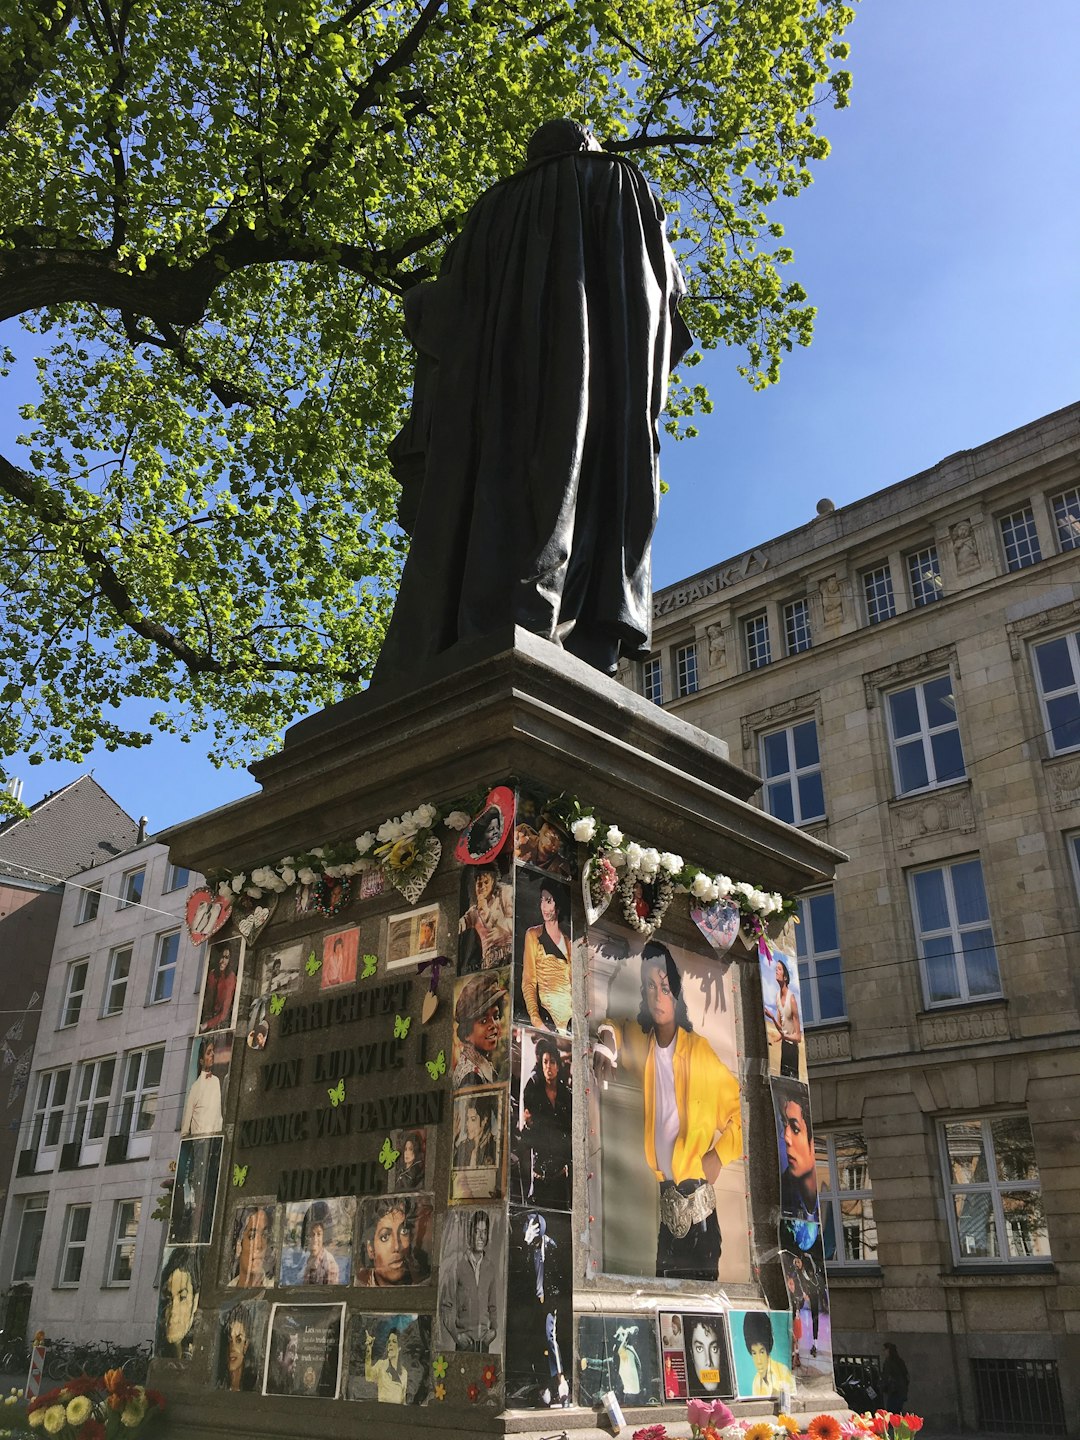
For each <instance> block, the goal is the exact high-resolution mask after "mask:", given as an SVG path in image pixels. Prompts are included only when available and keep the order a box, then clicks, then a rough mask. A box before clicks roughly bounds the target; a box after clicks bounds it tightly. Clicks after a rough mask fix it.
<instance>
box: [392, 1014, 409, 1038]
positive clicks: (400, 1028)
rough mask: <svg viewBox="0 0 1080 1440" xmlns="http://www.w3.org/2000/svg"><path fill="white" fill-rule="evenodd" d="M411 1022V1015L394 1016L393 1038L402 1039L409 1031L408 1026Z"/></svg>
mask: <svg viewBox="0 0 1080 1440" xmlns="http://www.w3.org/2000/svg"><path fill="white" fill-rule="evenodd" d="M411 1024H412V1016H411V1015H395V1016H394V1039H395V1040H404V1039H405V1037H406V1035H408V1033H409V1026H410V1025H411Z"/></svg>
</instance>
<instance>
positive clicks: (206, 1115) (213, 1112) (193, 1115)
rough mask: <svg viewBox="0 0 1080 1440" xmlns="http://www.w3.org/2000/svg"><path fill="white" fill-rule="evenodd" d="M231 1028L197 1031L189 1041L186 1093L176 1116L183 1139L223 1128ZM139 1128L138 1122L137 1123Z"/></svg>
mask: <svg viewBox="0 0 1080 1440" xmlns="http://www.w3.org/2000/svg"><path fill="white" fill-rule="evenodd" d="M232 1049H233V1032H232V1031H231V1030H222V1031H219V1032H218V1033H217V1034H215V1035H197V1036H196V1037H195V1039H194V1040H193V1041H192V1042H191V1053H190V1056H189V1058H188V1069H187V1093H186V1094H185V1096H184V1108H183V1111H182V1113H181V1117H180V1137H181V1139H183V1140H187V1139H192V1138H198V1137H200V1136H205V1135H220V1134H221V1133H222V1130H223V1128H224V1119H223V1116H222V1112H223V1110H224V1106H225V1098H226V1086H227V1085H228V1080H229V1066H230V1065H231V1063H232ZM137 1128H138V1129H140V1130H141V1129H143V1128H144V1127H143V1126H142V1125H139V1126H138V1127H137Z"/></svg>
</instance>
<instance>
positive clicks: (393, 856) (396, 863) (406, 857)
mask: <svg viewBox="0 0 1080 1440" xmlns="http://www.w3.org/2000/svg"><path fill="white" fill-rule="evenodd" d="M386 863H387V865H389V867H390V869H391V870H411V869H412V867H413V866H414V865H415V864H416V836H415V835H409V836H407V837H406V838H405V839H404V840H399V841H397V843H396V844H395V845H394V847H393V849H392V850H391V851H390V854H389V855H388V856H387V857H386Z"/></svg>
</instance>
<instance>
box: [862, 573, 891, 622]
mask: <svg viewBox="0 0 1080 1440" xmlns="http://www.w3.org/2000/svg"><path fill="white" fill-rule="evenodd" d="M862 581H863V596H864V598H865V600H866V618H867V620H868V621H869V622H870V624H871V625H878V624H880V623H881V621H882V620H891V619H892V617H893V616H894V615H895V614H896V597H895V595H894V594H893V588H892V571H891V570H890V569H889V567H888V565H879V566H878V567H877V568H876V569H875V570H865V571H864V572H863V577H862Z"/></svg>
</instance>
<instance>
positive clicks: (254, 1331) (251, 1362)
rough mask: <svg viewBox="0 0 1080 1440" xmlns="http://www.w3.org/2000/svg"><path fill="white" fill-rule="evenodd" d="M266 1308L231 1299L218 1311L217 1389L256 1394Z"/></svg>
mask: <svg viewBox="0 0 1080 1440" xmlns="http://www.w3.org/2000/svg"><path fill="white" fill-rule="evenodd" d="M269 1320H270V1306H269V1305H268V1304H267V1303H266V1301H265V1300H233V1301H232V1302H231V1303H230V1304H228V1305H222V1306H221V1308H220V1310H219V1311H218V1348H217V1366H216V1369H215V1374H214V1380H215V1384H216V1385H217V1388H218V1389H219V1390H240V1391H247V1392H248V1393H254V1394H258V1392H259V1390H260V1389H261V1388H262V1374H263V1370H264V1368H265V1365H266V1333H267V1327H268V1325H269Z"/></svg>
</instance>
